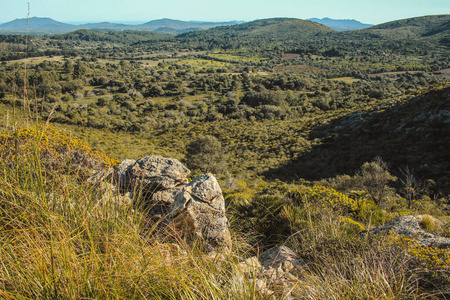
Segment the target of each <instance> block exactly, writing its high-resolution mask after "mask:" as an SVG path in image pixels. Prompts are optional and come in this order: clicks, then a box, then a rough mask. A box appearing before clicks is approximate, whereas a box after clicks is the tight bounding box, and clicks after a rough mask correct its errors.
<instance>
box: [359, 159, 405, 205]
mask: <svg viewBox="0 0 450 300" xmlns="http://www.w3.org/2000/svg"><path fill="white" fill-rule="evenodd" d="M358 177H359V179H360V182H361V184H362V186H363V187H364V189H365V190H366V191H367V192H368V193H369V194H370V195H371V196H372V199H373V201H374V202H375V204H377V205H380V204H382V203H383V202H384V201H385V200H386V195H387V193H388V191H389V190H390V188H389V186H388V185H387V184H388V183H389V182H390V181H395V180H397V178H396V177H395V176H393V175H391V173H389V170H388V165H387V164H386V163H385V162H384V161H383V160H382V159H381V158H380V157H376V158H375V159H374V160H373V161H372V162H366V163H364V164H363V165H362V166H361V170H360V172H359V174H358Z"/></svg>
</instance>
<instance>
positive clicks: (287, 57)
mask: <svg viewBox="0 0 450 300" xmlns="http://www.w3.org/2000/svg"><path fill="white" fill-rule="evenodd" d="M297 57H298V58H300V59H301V58H302V56H301V55H300V54H297V53H284V54H283V56H282V57H281V59H282V60H287V61H289V60H293V59H296V58H297Z"/></svg>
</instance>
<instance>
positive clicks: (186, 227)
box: [170, 174, 231, 252]
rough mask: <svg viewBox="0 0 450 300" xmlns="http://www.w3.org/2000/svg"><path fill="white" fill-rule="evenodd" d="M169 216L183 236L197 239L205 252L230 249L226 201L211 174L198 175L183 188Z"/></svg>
mask: <svg viewBox="0 0 450 300" xmlns="http://www.w3.org/2000/svg"><path fill="white" fill-rule="evenodd" d="M170 216H171V218H172V220H173V225H174V226H175V228H176V229H177V230H178V231H179V232H181V233H182V234H183V236H185V237H187V238H189V239H193V240H197V239H199V240H200V241H201V242H202V243H203V246H204V249H205V250H206V251H208V252H212V251H216V250H219V251H229V250H231V238H230V232H229V230H228V227H229V223H228V219H227V217H226V215H225V200H224V198H223V195H222V190H221V188H220V186H219V183H218V182H217V180H216V178H215V177H214V176H213V175H212V174H204V175H202V176H199V177H197V178H195V179H194V180H193V181H192V182H191V183H189V184H188V185H186V186H185V187H184V188H183V189H182V191H181V193H179V194H178V195H177V196H176V198H175V201H174V202H173V204H172V212H171V215H170Z"/></svg>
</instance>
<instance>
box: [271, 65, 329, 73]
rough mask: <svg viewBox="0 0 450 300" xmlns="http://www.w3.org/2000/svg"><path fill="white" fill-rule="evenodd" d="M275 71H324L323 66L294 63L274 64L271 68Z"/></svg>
mask: <svg viewBox="0 0 450 300" xmlns="http://www.w3.org/2000/svg"><path fill="white" fill-rule="evenodd" d="M273 70H274V71H275V72H286V73H292V74H303V73H304V72H305V71H310V72H322V71H326V69H323V68H317V67H312V66H308V65H294V66H276V67H274V68H273Z"/></svg>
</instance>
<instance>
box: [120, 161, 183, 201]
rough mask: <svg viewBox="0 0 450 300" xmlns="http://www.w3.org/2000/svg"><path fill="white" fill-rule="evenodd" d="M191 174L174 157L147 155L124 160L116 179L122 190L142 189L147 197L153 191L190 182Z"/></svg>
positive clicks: (149, 196)
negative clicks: (136, 158) (189, 176)
mask: <svg viewBox="0 0 450 300" xmlns="http://www.w3.org/2000/svg"><path fill="white" fill-rule="evenodd" d="M189 174H190V171H189V169H187V168H186V167H185V166H184V165H183V164H181V163H180V162H179V161H178V160H177V159H174V158H164V157H162V156H146V157H143V158H141V159H139V160H137V161H134V160H132V159H126V160H124V161H123V162H122V163H121V164H120V165H119V167H118V168H117V170H116V173H115V179H116V181H117V184H118V185H119V186H120V188H121V190H122V191H135V190H137V189H141V190H140V191H141V192H142V194H143V195H144V197H146V198H151V196H152V195H153V193H155V192H157V191H160V190H166V189H171V188H174V187H177V186H182V185H185V184H187V183H188V180H187V178H186V176H187V175H189Z"/></svg>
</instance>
